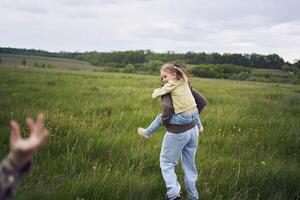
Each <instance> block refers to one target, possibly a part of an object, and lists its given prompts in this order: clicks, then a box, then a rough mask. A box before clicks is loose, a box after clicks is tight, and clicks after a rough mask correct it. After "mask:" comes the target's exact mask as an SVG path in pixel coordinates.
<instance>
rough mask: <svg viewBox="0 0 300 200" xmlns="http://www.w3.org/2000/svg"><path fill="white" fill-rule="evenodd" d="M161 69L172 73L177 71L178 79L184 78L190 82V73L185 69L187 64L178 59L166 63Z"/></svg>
mask: <svg viewBox="0 0 300 200" xmlns="http://www.w3.org/2000/svg"><path fill="white" fill-rule="evenodd" d="M160 71H166V72H169V73H171V74H173V73H175V74H176V76H177V78H178V79H183V80H184V81H186V82H188V76H189V75H188V73H187V71H186V69H185V66H184V65H183V64H181V63H179V62H178V61H172V62H169V63H166V64H164V65H163V66H162V67H161V69H160Z"/></svg>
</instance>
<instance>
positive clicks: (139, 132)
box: [137, 127, 150, 139]
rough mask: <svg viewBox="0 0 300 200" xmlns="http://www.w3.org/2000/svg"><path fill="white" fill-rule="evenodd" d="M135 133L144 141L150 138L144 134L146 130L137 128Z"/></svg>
mask: <svg viewBox="0 0 300 200" xmlns="http://www.w3.org/2000/svg"><path fill="white" fill-rule="evenodd" d="M137 132H138V134H139V135H141V136H143V137H144V138H146V139H149V138H150V136H149V135H147V134H146V129H144V128H141V127H140V128H138V129H137Z"/></svg>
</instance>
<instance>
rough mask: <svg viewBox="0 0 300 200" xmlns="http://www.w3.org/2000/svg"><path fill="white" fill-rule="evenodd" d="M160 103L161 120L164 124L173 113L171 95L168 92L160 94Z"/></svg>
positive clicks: (167, 122)
mask: <svg viewBox="0 0 300 200" xmlns="http://www.w3.org/2000/svg"><path fill="white" fill-rule="evenodd" d="M161 103H162V115H161V121H162V124H163V125H164V126H166V125H167V124H169V121H170V119H171V116H172V115H173V114H174V109H173V104H172V97H171V95H170V94H165V95H163V96H161Z"/></svg>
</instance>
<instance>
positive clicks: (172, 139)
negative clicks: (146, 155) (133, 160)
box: [160, 132, 189, 198]
mask: <svg viewBox="0 0 300 200" xmlns="http://www.w3.org/2000/svg"><path fill="white" fill-rule="evenodd" d="M188 140H189V138H188V137H187V135H186V132H183V133H180V134H174V133H170V132H167V133H166V134H165V136H164V139H163V144H162V147H161V153H160V168H161V171H162V176H163V178H164V180H165V183H166V187H167V197H168V198H171V197H174V196H177V195H179V192H180V189H181V187H180V185H179V183H178V182H177V176H176V174H175V171H174V170H175V166H176V165H177V164H178V158H179V155H180V154H181V151H182V149H183V147H184V146H185V144H186V143H187V141H188Z"/></svg>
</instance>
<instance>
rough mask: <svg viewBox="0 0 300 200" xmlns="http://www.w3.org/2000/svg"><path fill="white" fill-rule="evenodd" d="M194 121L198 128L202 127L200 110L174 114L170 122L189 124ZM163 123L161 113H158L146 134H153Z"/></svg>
mask: <svg viewBox="0 0 300 200" xmlns="http://www.w3.org/2000/svg"><path fill="white" fill-rule="evenodd" d="M192 121H195V122H196V124H197V126H198V128H201V127H202V123H201V121H200V118H199V113H198V111H196V112H194V113H193V114H191V115H189V114H185V113H179V114H173V115H172V117H171V119H170V122H169V124H179V125H181V124H189V123H191V122H192ZM161 124H162V120H161V114H159V115H157V117H156V118H155V119H154V120H153V122H152V123H151V124H150V125H149V126H148V128H146V134H147V135H149V136H151V135H152V134H153V133H154V132H155V131H157V130H158V129H159V127H160V125H161Z"/></svg>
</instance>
